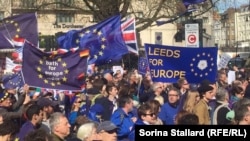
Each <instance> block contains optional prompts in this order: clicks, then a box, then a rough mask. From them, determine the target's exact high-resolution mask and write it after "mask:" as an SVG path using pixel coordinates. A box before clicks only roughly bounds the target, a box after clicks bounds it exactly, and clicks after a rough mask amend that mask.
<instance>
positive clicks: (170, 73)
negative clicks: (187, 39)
mask: <svg viewBox="0 0 250 141" xmlns="http://www.w3.org/2000/svg"><path fill="white" fill-rule="evenodd" d="M145 51H146V54H147V59H148V63H149V68H150V74H151V77H152V80H153V81H154V82H170V83H176V82H177V80H178V79H180V78H181V77H185V78H186V79H187V80H188V82H190V83H200V82H201V81H202V80H204V79H207V80H209V81H211V82H215V81H216V73H217V52H218V48H217V47H204V48H190V47H175V46H163V45H156V44H145Z"/></svg>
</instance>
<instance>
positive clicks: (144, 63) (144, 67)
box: [138, 57, 149, 75]
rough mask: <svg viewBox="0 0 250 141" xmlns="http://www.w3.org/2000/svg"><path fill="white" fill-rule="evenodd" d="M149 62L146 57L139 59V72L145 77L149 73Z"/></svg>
mask: <svg viewBox="0 0 250 141" xmlns="http://www.w3.org/2000/svg"><path fill="white" fill-rule="evenodd" d="M148 68H149V66H148V60H147V58H145V57H140V58H139V63H138V72H139V73H140V74H142V75H145V74H146V73H147V71H148V70H149V69H148Z"/></svg>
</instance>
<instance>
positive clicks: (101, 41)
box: [57, 15, 128, 65]
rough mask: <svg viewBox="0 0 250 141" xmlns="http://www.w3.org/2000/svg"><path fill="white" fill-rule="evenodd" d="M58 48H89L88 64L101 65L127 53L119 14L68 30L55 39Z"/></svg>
mask: <svg viewBox="0 0 250 141" xmlns="http://www.w3.org/2000/svg"><path fill="white" fill-rule="evenodd" d="M57 42H58V44H59V47H60V48H63V49H68V50H69V49H70V48H75V47H79V48H80V49H89V50H90V58H89V60H88V63H89V64H95V65H103V64H107V63H110V62H113V61H116V60H119V59H121V58H122V56H123V55H124V54H127V53H128V49H127V47H126V44H125V42H124V39H123V36H122V32H121V16H120V15H117V16H113V17H111V18H109V19H106V20H104V21H102V22H100V23H98V24H95V25H92V26H90V27H87V28H84V29H82V30H70V31H69V32H67V33H66V34H65V35H63V36H60V37H59V38H58V39H57Z"/></svg>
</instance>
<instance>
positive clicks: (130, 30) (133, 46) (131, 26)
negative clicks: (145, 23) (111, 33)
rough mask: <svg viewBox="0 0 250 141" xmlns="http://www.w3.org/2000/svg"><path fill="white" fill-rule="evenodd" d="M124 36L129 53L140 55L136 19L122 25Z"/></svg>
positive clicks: (128, 20) (126, 21)
mask: <svg viewBox="0 0 250 141" xmlns="http://www.w3.org/2000/svg"><path fill="white" fill-rule="evenodd" d="M121 30H122V36H123V39H124V41H125V44H126V45H127V48H128V50H129V52H131V53H134V54H136V55H139V52H138V45H137V39H136V31H135V19H134V18H130V19H127V20H125V21H123V22H122V24H121Z"/></svg>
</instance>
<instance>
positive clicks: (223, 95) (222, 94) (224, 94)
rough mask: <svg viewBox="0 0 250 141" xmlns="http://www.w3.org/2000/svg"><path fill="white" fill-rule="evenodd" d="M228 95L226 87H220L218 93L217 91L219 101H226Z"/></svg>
mask: <svg viewBox="0 0 250 141" xmlns="http://www.w3.org/2000/svg"><path fill="white" fill-rule="evenodd" d="M227 96H228V91H227V90H226V89H225V88H222V87H219V88H218V89H217V93H216V96H215V97H216V99H217V100H218V101H224V100H226V97H227Z"/></svg>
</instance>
